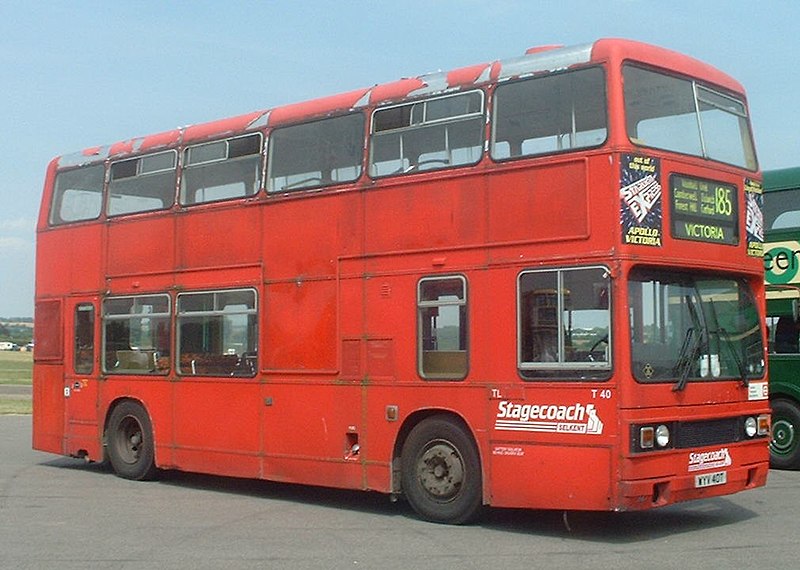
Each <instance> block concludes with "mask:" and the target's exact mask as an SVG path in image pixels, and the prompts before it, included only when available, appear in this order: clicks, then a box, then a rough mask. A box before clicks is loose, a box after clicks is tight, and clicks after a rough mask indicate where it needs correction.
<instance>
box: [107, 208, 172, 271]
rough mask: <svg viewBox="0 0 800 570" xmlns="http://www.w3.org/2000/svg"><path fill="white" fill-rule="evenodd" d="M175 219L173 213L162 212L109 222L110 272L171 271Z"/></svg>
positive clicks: (108, 269)
mask: <svg viewBox="0 0 800 570" xmlns="http://www.w3.org/2000/svg"><path fill="white" fill-rule="evenodd" d="M174 223H175V222H174V220H173V217H172V216H160V217H156V218H152V219H148V218H138V217H137V218H133V219H132V220H126V219H125V218H121V219H119V220H114V222H113V223H110V224H108V240H107V243H108V268H107V273H108V275H131V274H142V273H145V274H146V273H154V272H171V271H172V269H173V267H175V259H174V252H173V237H172V236H173V224H174Z"/></svg>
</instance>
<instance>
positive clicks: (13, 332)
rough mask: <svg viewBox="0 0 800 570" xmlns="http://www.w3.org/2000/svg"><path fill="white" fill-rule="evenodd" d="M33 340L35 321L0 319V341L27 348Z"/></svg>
mask: <svg viewBox="0 0 800 570" xmlns="http://www.w3.org/2000/svg"><path fill="white" fill-rule="evenodd" d="M31 340H33V319H32V318H30V317H21V318H5V317H0V341H8V342H13V343H14V344H18V345H19V346H25V345H26V344H28V343H29V342H31Z"/></svg>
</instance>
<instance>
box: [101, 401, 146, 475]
mask: <svg viewBox="0 0 800 570" xmlns="http://www.w3.org/2000/svg"><path fill="white" fill-rule="evenodd" d="M106 446H107V451H108V459H109V461H110V462H111V466H112V467H113V469H114V472H115V473H116V474H117V475H119V476H120V477H122V478H124V479H133V480H135V481H144V480H147V479H152V478H153V477H155V474H156V464H155V451H154V444H153V426H152V423H151V422H150V416H148V414H147V411H146V410H145V409H144V408H143V407H142V406H141V405H140V404H138V403H137V402H131V401H126V402H122V403H121V404H119V405H118V406H117V407H115V408H114V410H113V411H112V412H111V417H109V419H108V429H107V431H106Z"/></svg>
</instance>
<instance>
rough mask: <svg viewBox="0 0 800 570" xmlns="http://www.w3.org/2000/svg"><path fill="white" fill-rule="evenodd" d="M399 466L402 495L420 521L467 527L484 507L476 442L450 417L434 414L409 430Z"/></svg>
mask: <svg viewBox="0 0 800 570" xmlns="http://www.w3.org/2000/svg"><path fill="white" fill-rule="evenodd" d="M401 465H402V485H403V492H404V494H405V495H406V498H407V499H408V502H409V504H411V507H412V508H413V509H414V510H415V511H416V512H417V514H419V515H420V516H421V517H422V518H424V519H426V520H429V521H432V522H437V523H447V524H464V523H467V522H469V521H471V520H472V519H473V518H475V516H476V515H477V514H478V512H479V511H480V509H481V507H482V506H483V491H482V489H483V485H482V482H481V481H482V479H481V463H480V458H479V456H478V450H477V448H476V446H475V442H474V441H473V439H472V437H470V435H469V434H468V433H467V432H466V431H465V430H464V428H462V427H461V426H460V425H459V424H457V423H455V422H454V421H452V420H451V419H449V418H448V417H446V416H433V417H431V418H428V419H426V420H424V421H422V422H420V423H419V424H418V425H417V426H415V427H414V429H412V430H411V433H409V435H408V438H407V439H406V441H405V443H404V444H403V450H402V458H401Z"/></svg>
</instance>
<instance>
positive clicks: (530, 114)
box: [491, 68, 608, 160]
mask: <svg viewBox="0 0 800 570" xmlns="http://www.w3.org/2000/svg"><path fill="white" fill-rule="evenodd" d="M607 133H608V127H607V121H606V95H605V76H604V74H603V70H602V69H600V68H589V69H582V70H579V71H571V72H567V73H560V74H554V75H547V76H544V77H538V78H533V79H526V80H523V81H515V82H513V83H507V84H505V85H501V86H499V87H498V88H497V92H496V95H495V111H494V121H493V132H492V144H491V153H492V158H493V159H495V160H502V159H507V158H517V157H523V156H531V155H537V154H548V153H555V152H561V151H566V150H570V149H574V148H585V147H592V146H598V145H601V144H603V142H605V140H606V135H607Z"/></svg>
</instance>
